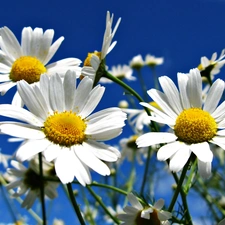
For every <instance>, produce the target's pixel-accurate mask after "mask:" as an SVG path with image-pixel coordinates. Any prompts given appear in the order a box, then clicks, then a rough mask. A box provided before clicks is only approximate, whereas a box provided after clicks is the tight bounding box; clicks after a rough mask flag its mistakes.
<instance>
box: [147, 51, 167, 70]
mask: <svg viewBox="0 0 225 225" xmlns="http://www.w3.org/2000/svg"><path fill="white" fill-rule="evenodd" d="M163 62H164V59H163V57H158V58H157V57H155V56H154V55H150V54H147V55H146V56H145V65H147V66H150V67H155V66H158V65H162V64H163Z"/></svg>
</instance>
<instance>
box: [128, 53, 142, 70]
mask: <svg viewBox="0 0 225 225" xmlns="http://www.w3.org/2000/svg"><path fill="white" fill-rule="evenodd" d="M144 65H145V62H144V60H143V58H142V56H141V55H140V54H139V55H136V56H134V57H133V58H132V59H131V61H130V67H131V68H132V69H135V70H140V69H141V68H142V67H143V66H144Z"/></svg>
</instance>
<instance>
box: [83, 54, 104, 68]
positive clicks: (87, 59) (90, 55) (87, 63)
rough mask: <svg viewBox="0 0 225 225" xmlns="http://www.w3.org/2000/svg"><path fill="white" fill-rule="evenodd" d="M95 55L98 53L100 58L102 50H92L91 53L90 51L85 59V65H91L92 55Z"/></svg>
mask: <svg viewBox="0 0 225 225" xmlns="http://www.w3.org/2000/svg"><path fill="white" fill-rule="evenodd" d="M93 55H97V56H98V57H99V59H100V58H101V52H91V53H88V56H87V58H86V59H85V60H84V66H91V57H92V56H93Z"/></svg>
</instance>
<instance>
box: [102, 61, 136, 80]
mask: <svg viewBox="0 0 225 225" xmlns="http://www.w3.org/2000/svg"><path fill="white" fill-rule="evenodd" d="M109 73H110V74H112V75H113V76H115V77H117V78H119V79H121V80H122V79H126V80H128V81H134V80H136V77H134V76H132V73H133V70H132V69H131V68H130V67H129V66H127V65H122V66H121V65H118V66H113V67H112V69H111V70H109ZM100 82H101V83H112V81H111V80H109V79H107V78H105V77H102V78H101V79H100Z"/></svg>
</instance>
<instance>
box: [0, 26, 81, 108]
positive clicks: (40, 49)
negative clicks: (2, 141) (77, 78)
mask: <svg viewBox="0 0 225 225" xmlns="http://www.w3.org/2000/svg"><path fill="white" fill-rule="evenodd" d="M53 36H54V30H52V29H49V30H46V31H45V32H44V33H43V30H42V29H41V28H35V29H34V30H32V29H31V27H25V28H24V29H23V30H22V39H21V45H20V44H19V42H18V40H17V39H16V37H15V35H14V34H13V33H12V31H11V30H10V29H9V28H8V27H3V28H1V29H0V48H1V50H0V74H1V75H0V83H1V84H0V92H1V94H2V95H4V94H5V93H6V92H7V91H8V90H9V89H10V88H12V87H13V86H15V85H16V83H17V81H20V80H23V79H24V80H26V81H27V82H28V83H29V84H32V83H35V82H38V81H39V80H40V76H41V75H42V74H48V75H52V74H55V73H56V72H57V73H58V74H59V75H62V76H63V75H64V74H65V72H66V71H67V70H73V71H76V72H77V75H79V74H80V71H81V68H80V67H79V65H80V63H81V61H80V60H79V59H76V58H66V59H62V60H60V61H57V62H54V63H51V64H49V65H47V66H46V64H47V63H48V62H49V61H50V60H51V59H52V57H53V56H54V54H55V53H56V51H57V50H58V48H59V46H60V45H61V43H62V41H63V40H64V37H60V38H59V39H58V40H56V41H55V42H54V43H53V44H52V40H53ZM13 104H16V105H21V99H20V97H19V95H18V93H16V94H15V96H14V99H13Z"/></svg>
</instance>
